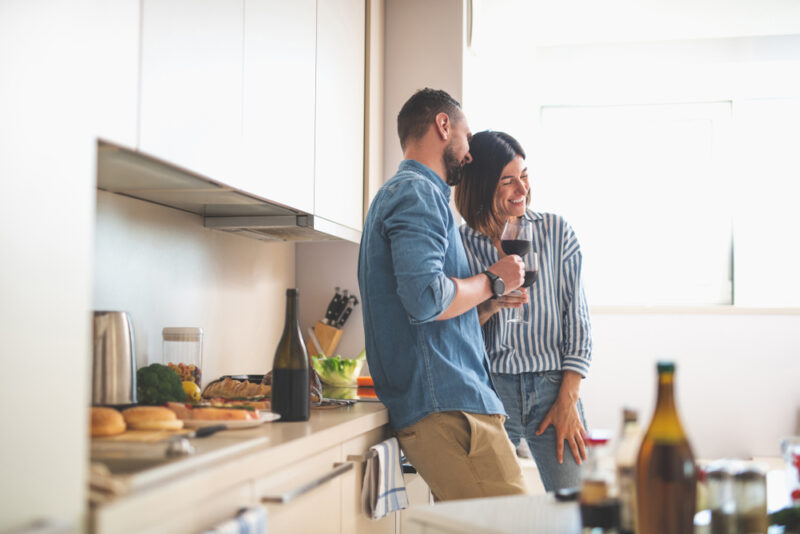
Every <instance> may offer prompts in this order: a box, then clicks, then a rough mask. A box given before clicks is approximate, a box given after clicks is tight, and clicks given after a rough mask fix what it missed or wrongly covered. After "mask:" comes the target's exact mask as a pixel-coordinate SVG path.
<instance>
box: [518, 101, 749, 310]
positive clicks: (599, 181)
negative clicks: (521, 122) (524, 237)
mask: <svg viewBox="0 0 800 534" xmlns="http://www.w3.org/2000/svg"><path fill="white" fill-rule="evenodd" d="M540 118H541V133H542V137H541V139H542V143H541V146H540V148H539V149H538V150H537V152H538V153H539V156H538V159H539V165H538V167H537V172H536V174H535V178H534V180H535V183H534V189H533V192H534V195H535V198H534V206H545V207H546V209H547V210H548V211H554V212H556V213H561V214H563V215H564V216H565V217H566V218H567V220H568V221H570V223H571V224H572V225H573V227H574V228H575V230H576V232H577V234H578V238H579V239H580V241H581V246H582V249H583V251H584V272H585V283H586V286H587V290H588V291H589V292H590V294H591V298H592V302H593V304H595V305H701V304H730V303H731V302H732V291H731V290H732V285H731V235H732V215H733V214H732V207H731V190H732V180H731V177H730V176H729V175H727V173H725V172H724V169H725V166H724V164H723V162H724V157H723V156H724V155H725V154H726V147H727V145H728V144H729V139H730V130H731V102H712V103H688V104H672V105H635V106H626V105H616V106H557V107H543V108H542V109H541V117H540Z"/></svg>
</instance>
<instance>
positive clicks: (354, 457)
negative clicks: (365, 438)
mask: <svg viewBox="0 0 800 534" xmlns="http://www.w3.org/2000/svg"><path fill="white" fill-rule="evenodd" d="M377 455H378V453H377V452H376V451H374V450H372V449H370V450H369V451H367V453H366V454H348V455H347V461H348V462H361V463H364V462H366V461H367V460H369V459H370V458H374V457H375V456H377ZM400 467H401V468H402V470H403V473H406V474H416V473H417V468H416V467H414V466H413V465H411V464H410V463H408V460H407V459H406V457H405V456H402V457H401V458H400Z"/></svg>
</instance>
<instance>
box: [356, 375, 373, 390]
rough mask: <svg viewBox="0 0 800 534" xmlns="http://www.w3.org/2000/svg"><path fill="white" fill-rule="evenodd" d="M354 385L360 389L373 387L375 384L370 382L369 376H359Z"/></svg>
mask: <svg viewBox="0 0 800 534" xmlns="http://www.w3.org/2000/svg"><path fill="white" fill-rule="evenodd" d="M356 384H357V385H358V387H360V388H362V387H367V388H371V387H375V383H374V382H373V381H372V377H371V376H359V377H358V378H357V382H356Z"/></svg>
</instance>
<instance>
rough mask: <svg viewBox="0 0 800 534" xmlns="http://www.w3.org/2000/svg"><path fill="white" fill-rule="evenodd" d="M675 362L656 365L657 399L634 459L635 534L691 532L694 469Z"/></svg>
mask: <svg viewBox="0 0 800 534" xmlns="http://www.w3.org/2000/svg"><path fill="white" fill-rule="evenodd" d="M674 378H675V364H674V363H673V362H659V363H658V400H657V402H656V409H655V412H654V413H653V419H652V421H651V422H650V426H649V427H648V428H647V432H646V433H645V435H644V438H643V440H642V445H641V447H640V448H639V454H638V457H637V460H636V505H637V527H638V534H684V533H685V534H691V533H693V532H694V513H695V494H696V491H697V468H696V466H695V463H694V455H693V454H692V449H691V447H690V445H689V440H688V439H687V437H686V432H684V430H683V426H682V425H681V422H680V419H679V418H678V412H677V410H676V408H675V395H674V391H673V384H674Z"/></svg>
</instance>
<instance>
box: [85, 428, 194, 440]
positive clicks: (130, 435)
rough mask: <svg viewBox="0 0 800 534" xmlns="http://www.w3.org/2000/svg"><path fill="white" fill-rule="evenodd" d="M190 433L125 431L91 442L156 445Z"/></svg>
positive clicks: (188, 430) (175, 431)
mask: <svg viewBox="0 0 800 534" xmlns="http://www.w3.org/2000/svg"><path fill="white" fill-rule="evenodd" d="M189 432H191V430H190V429H186V428H184V429H181V430H126V431H125V432H123V433H122V434H117V435H116V436H103V437H94V438H92V440H97V441H98V442H103V443H107V442H119V441H123V442H136V443H158V442H159V441H164V440H165V439H168V438H170V437H172V436H179V435H182V434H188V433H189Z"/></svg>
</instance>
